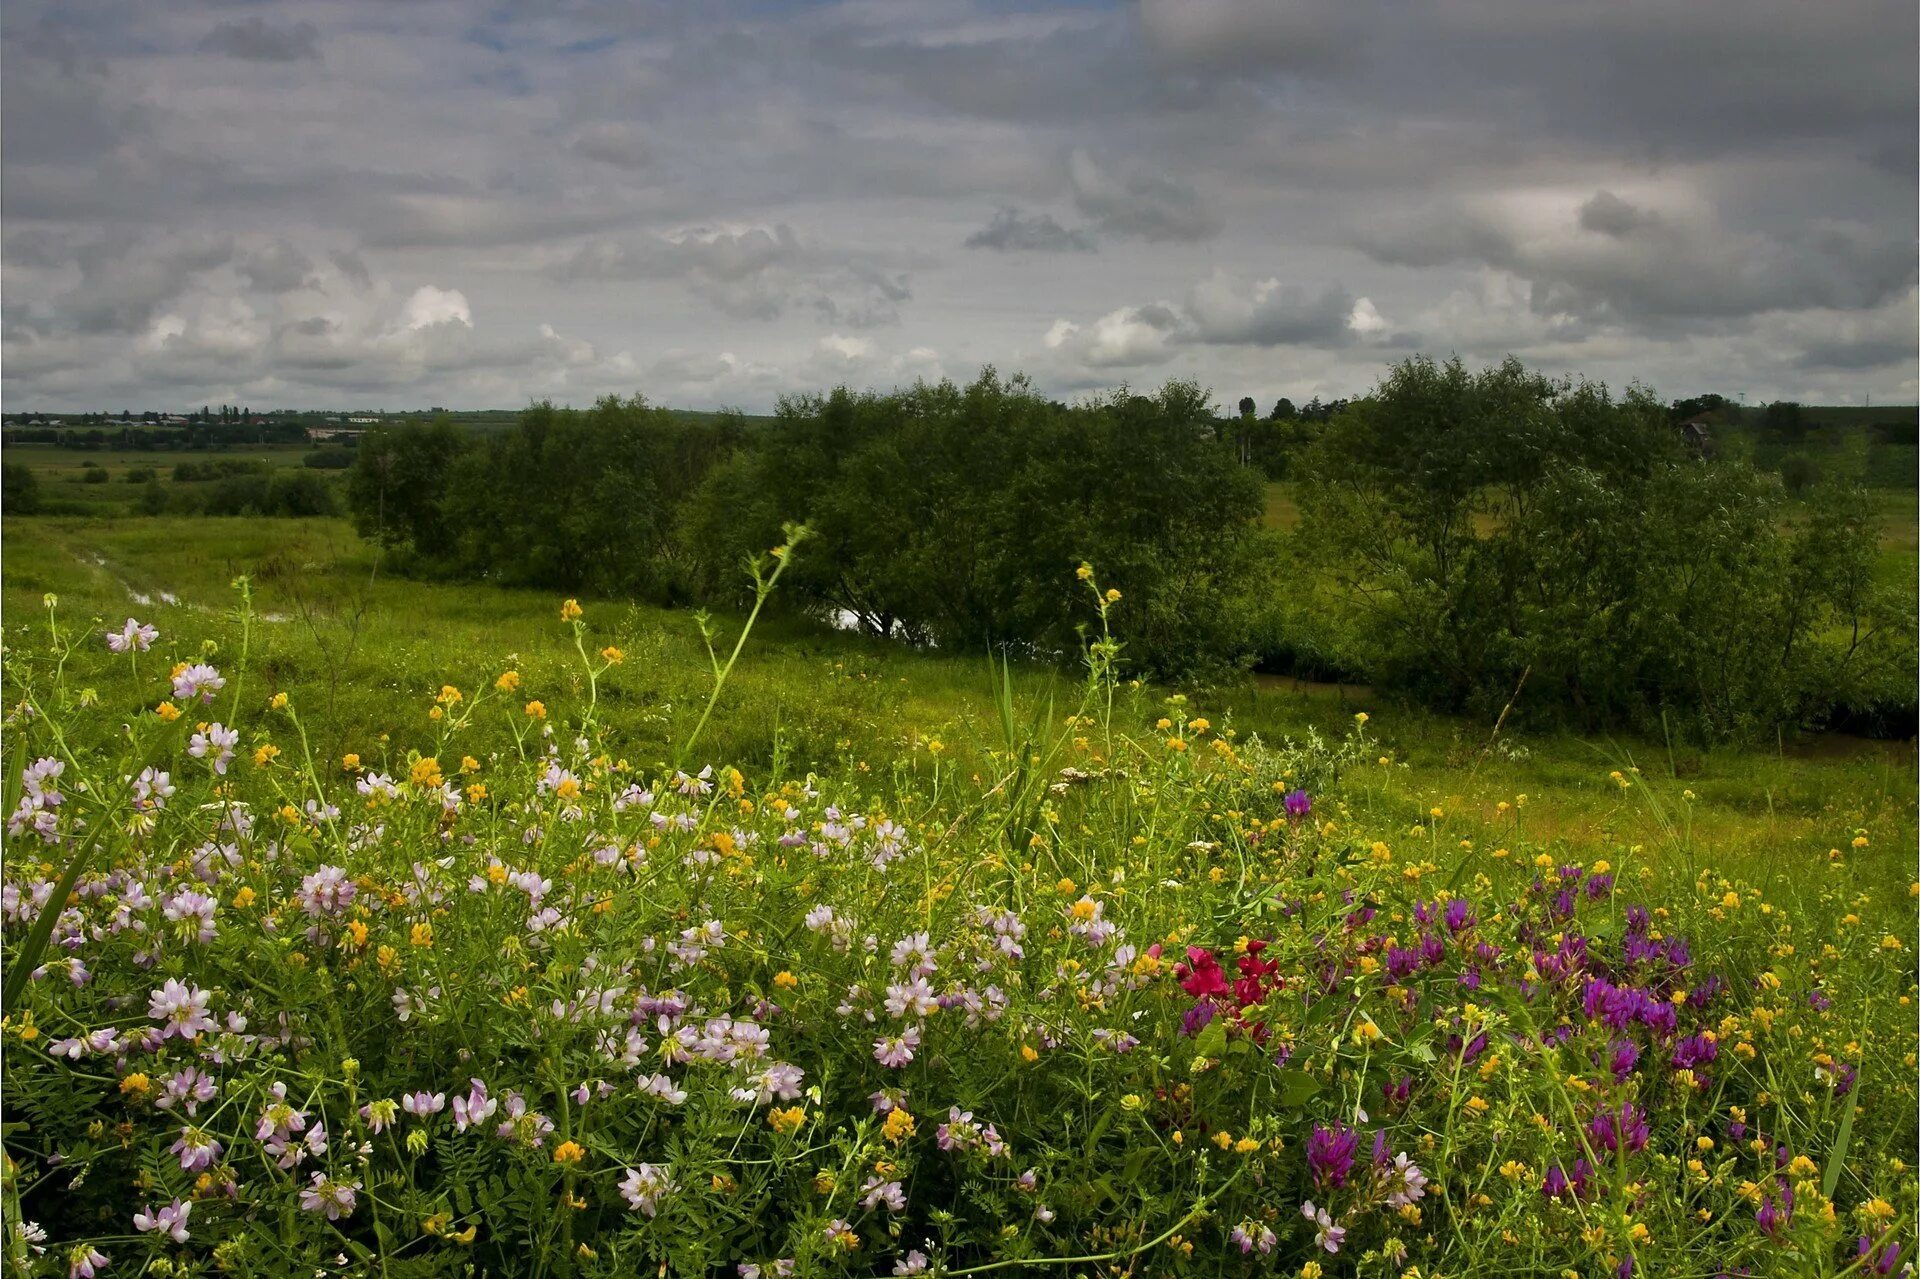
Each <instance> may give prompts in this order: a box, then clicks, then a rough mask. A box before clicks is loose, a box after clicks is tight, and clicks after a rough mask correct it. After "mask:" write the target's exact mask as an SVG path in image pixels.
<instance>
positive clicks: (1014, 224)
mask: <svg viewBox="0 0 1920 1279" xmlns="http://www.w3.org/2000/svg"><path fill="white" fill-rule="evenodd" d="M966 243H967V247H968V248H969V249H998V250H1000V251H1001V252H1003V253H1092V252H1093V251H1094V250H1095V249H1097V248H1098V247H1099V242H1098V241H1097V240H1096V239H1095V238H1094V236H1093V234H1092V232H1090V231H1087V230H1085V229H1084V228H1074V229H1072V230H1069V229H1068V228H1066V227H1063V226H1061V225H1060V224H1059V223H1058V222H1057V221H1055V220H1054V217H1053V215H1052V214H1051V213H1022V212H1021V211H1020V210H1018V209H1015V208H1002V209H999V210H997V211H996V212H995V213H994V215H993V219H992V220H991V221H990V222H988V223H987V224H986V225H985V226H983V227H981V228H980V229H979V230H978V231H975V232H974V233H973V234H972V235H970V236H968V237H967V242H966Z"/></svg>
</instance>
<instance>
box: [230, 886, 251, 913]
mask: <svg viewBox="0 0 1920 1279" xmlns="http://www.w3.org/2000/svg"><path fill="white" fill-rule="evenodd" d="M253 899H254V891H253V889H251V888H249V887H248V886H247V885H245V884H242V885H241V886H240V891H239V892H237V893H235V894H234V895H233V908H234V909H235V910H245V909H246V908H247V907H249V906H251V905H253Z"/></svg>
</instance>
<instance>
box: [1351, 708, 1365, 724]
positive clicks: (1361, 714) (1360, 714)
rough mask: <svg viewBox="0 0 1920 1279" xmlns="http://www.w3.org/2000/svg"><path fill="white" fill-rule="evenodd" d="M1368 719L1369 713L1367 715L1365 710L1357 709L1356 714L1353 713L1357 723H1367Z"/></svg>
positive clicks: (1354, 720)
mask: <svg viewBox="0 0 1920 1279" xmlns="http://www.w3.org/2000/svg"><path fill="white" fill-rule="evenodd" d="M1367 719H1368V715H1367V713H1366V712H1365V711H1355V712H1354V715H1353V722H1354V723H1356V724H1365V723H1366V722H1367Z"/></svg>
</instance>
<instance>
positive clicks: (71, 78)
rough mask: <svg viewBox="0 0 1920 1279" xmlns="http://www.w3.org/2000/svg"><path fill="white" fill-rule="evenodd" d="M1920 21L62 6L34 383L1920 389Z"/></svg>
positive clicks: (261, 400) (1250, 11)
mask: <svg viewBox="0 0 1920 1279" xmlns="http://www.w3.org/2000/svg"><path fill="white" fill-rule="evenodd" d="M1917 45H1920V15H1917V14H1916V11H1915V8H1914V6H1912V5H1885V4H1843V5H1812V4H1807V3H1805V2H1804V0H1695V2H1694V3H1691V4H1686V5H1675V4H1671V3H1667V2H1666V0H1619V3H1615V4H1608V5H1541V4H1539V3H1537V0H1469V2H1468V3H1462V4H1448V5H1432V6H1407V5H1404V4H1402V3H1399V2H1398V0H1280V2H1275V0H1106V2H1102V0H1096V2H1095V3H1092V4H1086V5H1073V6H1060V5H1047V4H1042V3H1040V2H1039V0H1025V2H1024V3H1023V2H1022V0H1011V2H1003V0H953V3H942V4H938V5H932V4H873V3H871V0H829V2H827V3H822V4H809V5H798V6H768V5H765V4H761V3H757V2H755V0H714V2H713V3H711V4H703V5H698V6H693V5H668V4H664V3H656V4H646V5H639V6H624V5H607V4H600V3H584V4H576V3H560V4H553V5H525V4H510V5H503V6H480V7H474V6H458V5H451V4H447V3H444V0H425V2H423V3H418V4H404V5H365V4H338V5H316V4H310V3H300V2H298V0H256V2H255V3H251V4H249V5H248V6H246V7H245V8H244V9H237V8H236V7H235V6H234V5H233V4H231V3H230V0H181V3H178V4H167V5H139V6H128V5H124V4H115V3H112V2H111V0H14V3H11V4H9V5H6V6H4V7H3V8H0V262H3V263H4V267H5V272H6V281H7V288H6V293H5V298H4V303H3V304H0V305H3V307H4V309H3V310H0V398H3V399H4V400H5V402H6V403H8V404H10V405H21V406H31V407H36V408H38V407H48V408H73V409H85V408H93V407H99V406H100V405H101V404H103V403H105V404H111V405H113V406H115V407H119V406H123V405H125V404H131V403H146V402H148V401H151V402H152V403H153V405H154V407H161V406H164V405H175V404H183V403H187V402H189V401H190V402H191V403H192V404H193V405H195V406H197V405H199V404H201V403H206V402H210V401H214V400H226V401H233V400H238V401H240V402H242V403H250V404H255V405H266V404H282V403H284V404H300V405H312V404H320V403H340V402H348V403H350V402H352V401H353V400H354V399H355V397H358V396H362V395H370V394H373V393H376V392H377V393H378V394H379V395H380V397H381V398H382V399H383V400H384V401H386V402H388V403H395V404H397V403H400V402H402V401H405V402H409V403H422V404H458V405H483V404H484V405H512V404H519V403H525V402H526V401H527V400H528V399H529V398H531V397H536V396H537V397H547V396H551V397H553V398H555V399H559V400H572V401H574V402H580V401H583V400H586V399H589V398H591V397H593V396H596V395H599V394H604V393H608V392H618V393H623V394H624V393H632V392H634V391H640V392H644V393H645V394H647V395H648V396H649V397H651V398H652V399H654V400H656V401H660V402H666V403H684V404H688V405H692V406H712V405H717V404H738V405H741V406H744V407H747V408H766V407H769V406H770V405H771V404H772V403H773V402H774V400H775V399H776V398H777V397H778V396H779V395H780V394H781V393H782V392H784V391H790V390H802V389H812V388H815V387H817V386H819V385H820V384H821V382H822V381H823V380H846V381H849V382H851V383H855V384H860V385H884V384H888V383H889V382H891V381H894V380H911V379H912V378H914V377H919V376H936V375H938V373H940V372H950V373H953V374H955V375H960V376H964V375H965V374H966V373H968V372H969V371H971V370H974V369H977V368H978V367H979V366H980V365H982V364H986V363H993V364H995V365H997V366H999V367H1001V368H1003V369H1009V370H1011V369H1023V370H1025V371H1027V372H1028V373H1030V374H1031V375H1032V376H1033V378H1034V380H1035V381H1036V383H1037V384H1039V385H1040V386H1042V387H1043V388H1046V389H1048V390H1049V391H1050V392H1054V393H1068V392H1072V391H1076V390H1080V389H1085V388H1089V387H1093V386H1100V385H1109V384H1111V383H1112V381H1114V380H1115V379H1118V378H1123V377H1127V376H1131V375H1134V374H1135V373H1136V372H1140V371H1146V372H1147V373H1149V374H1150V375H1152V376H1160V375H1169V376H1181V377H1190V378H1195V379H1197V380H1199V381H1201V382H1202V383H1204V384H1207V385H1211V386H1213V387H1214V388H1216V391H1217V393H1218V394H1219V395H1220V396H1221V397H1222V398H1223V399H1226V400H1229V401H1231V400H1233V399H1237V398H1238V397H1239V396H1240V395H1242V394H1254V395H1255V396H1256V398H1258V399H1260V400H1261V401H1262V402H1267V401H1270V400H1271V399H1273V398H1276V397H1277V396H1279V395H1282V394H1285V395H1288V396H1290V397H1291V398H1294V399H1296V400H1300V399H1304V398H1309V397H1311V396H1312V395H1314V394H1319V395H1322V396H1323V397H1333V396H1338V395H1350V394H1353V393H1356V392H1358V391H1361V390H1364V389H1365V388H1366V387H1367V386H1368V385H1370V384H1371V383H1372V382H1373V381H1375V380H1376V379H1377V378H1378V377H1379V375H1380V373H1381V372H1382V370H1383V369H1384V367H1385V366H1386V364H1387V363H1388V362H1390V361H1391V360H1393V359H1395V358H1398V357H1399V356H1401V355H1403V354H1406V353H1407V352H1409V351H1412V350H1422V349H1424V350H1431V351H1433V352H1435V353H1441V354H1445V353H1448V352H1454V351H1457V352H1459V353H1460V354H1462V356H1463V357H1466V358H1471V359H1497V358H1499V357H1500V356H1501V355H1504V354H1506V353H1508V352H1512V353H1514V354H1517V355H1519V356H1521V357H1522V358H1524V359H1527V360H1529V361H1532V362H1535V363H1538V364H1540V365H1542V366H1543V367H1545V368H1547V369H1548V370H1549V371H1552V372H1555V373H1561V372H1582V373H1588V374H1591V375H1593V376H1596V377H1601V378H1605V379H1607V380H1609V381H1612V382H1614V383H1616V384H1618V383H1624V382H1626V381H1628V380H1630V379H1635V378H1637V379H1640V380H1642V381H1645V382H1648V383H1650V384H1652V385H1653V386H1655V387H1656V388H1659V389H1662V390H1665V389H1667V388H1670V387H1671V388H1673V389H1674V391H1675V393H1676V394H1679V393H1691V392H1695V391H1698V390H1703V389H1719V390H1721V391H1723V392H1725V393H1728V394H1733V393H1736V392H1742V391H1744V392H1746V393H1748V394H1749V397H1750V398H1754V399H1766V398H1771V397H1774V396H1782V395H1784V396H1790V397H1793V398H1798V399H1803V400H1814V401H1818V400H1835V401H1844V400H1849V399H1853V398H1855V397H1864V396H1865V395H1866V394H1868V393H1871V394H1872V395H1874V396H1875V397H1877V398H1878V399H1880V400H1884V401H1890V402H1891V401H1897V400H1908V401H1911V400H1913V399H1915V398H1920V360H1916V357H1915V351H1914V340H1913V339H1914V330H1913V314H1914V309H1915V305H1916V298H1917V294H1916V280H1917V278H1920V271H1916V258H1915V253H1916V250H1915V245H1916V241H1917V240H1920V218H1917V217H1916V209H1915V205H1914V201H1913V190H1914V185H1915V181H1916V165H1920V158H1916V138H1915V133H1914V129H1913V119H1914V117H1915V113H1916V107H1917V105H1920V88H1917V87H1916V57H1915V53H1916V46H1917Z"/></svg>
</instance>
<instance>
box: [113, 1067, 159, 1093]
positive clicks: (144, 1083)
mask: <svg viewBox="0 0 1920 1279" xmlns="http://www.w3.org/2000/svg"><path fill="white" fill-rule="evenodd" d="M152 1086H153V1081H152V1080H150V1079H148V1078H147V1077H146V1076H145V1075H144V1074H142V1073H141V1072H139V1071H137V1070H136V1071H134V1072H133V1073H132V1074H131V1075H127V1076H124V1077H123V1078H122V1079H121V1080H120V1092H121V1095H122V1096H126V1097H144V1096H146V1095H147V1089H149V1088H151V1087H152Z"/></svg>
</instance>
